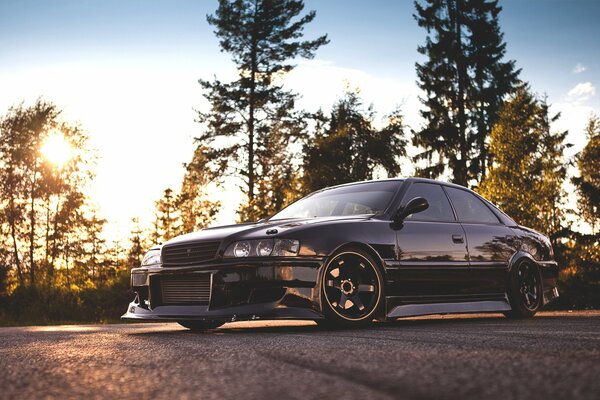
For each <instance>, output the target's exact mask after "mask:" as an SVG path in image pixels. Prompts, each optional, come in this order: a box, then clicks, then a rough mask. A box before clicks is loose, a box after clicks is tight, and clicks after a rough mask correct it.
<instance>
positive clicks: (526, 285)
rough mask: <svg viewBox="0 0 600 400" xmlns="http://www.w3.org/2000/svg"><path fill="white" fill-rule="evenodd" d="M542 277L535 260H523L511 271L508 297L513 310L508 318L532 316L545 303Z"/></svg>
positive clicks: (508, 314)
mask: <svg viewBox="0 0 600 400" xmlns="http://www.w3.org/2000/svg"><path fill="white" fill-rule="evenodd" d="M542 293H543V292H542V277H541V275H540V271H539V269H538V267H537V265H535V264H534V263H533V262H531V261H529V260H523V261H521V262H519V263H518V264H517V265H516V266H515V267H513V268H512V270H511V271H510V276H509V282H508V299H509V301H510V306H511V308H512V310H510V311H507V312H505V313H504V315H506V316H507V317H508V318H531V317H533V316H534V315H535V313H536V312H537V311H538V310H539V309H540V308H541V307H542V305H543V303H542V302H543V295H542Z"/></svg>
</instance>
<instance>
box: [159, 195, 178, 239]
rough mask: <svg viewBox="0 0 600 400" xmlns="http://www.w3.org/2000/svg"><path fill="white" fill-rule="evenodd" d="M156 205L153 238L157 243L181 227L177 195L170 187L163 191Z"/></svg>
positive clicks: (172, 235)
mask: <svg viewBox="0 0 600 400" xmlns="http://www.w3.org/2000/svg"><path fill="white" fill-rule="evenodd" d="M154 204H155V205H156V212H155V216H156V224H155V230H156V232H155V233H154V234H153V238H156V242H157V243H162V242H164V241H167V240H169V239H171V238H173V237H175V236H177V235H179V230H180V227H181V219H180V216H179V212H178V205H177V195H176V194H175V193H174V192H173V190H172V189H171V188H167V189H165V190H164V192H163V196H162V197H161V198H160V199H159V200H157V201H156V202H155V203H154Z"/></svg>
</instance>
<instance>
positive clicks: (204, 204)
mask: <svg viewBox="0 0 600 400" xmlns="http://www.w3.org/2000/svg"><path fill="white" fill-rule="evenodd" d="M208 152H209V150H208V149H207V148H206V147H204V146H198V147H197V148H196V150H195V151H194V155H193V156H192V160H191V162H189V163H188V164H185V169H186V172H185V176H184V177H183V182H182V184H181V191H180V192H179V194H178V195H177V209H178V210H179V216H180V218H181V228H180V231H181V233H189V232H193V231H197V230H199V229H202V228H206V227H207V226H208V225H209V224H210V223H211V222H212V220H213V219H214V217H215V215H216V214H217V212H218V211H219V209H220V208H221V202H219V201H214V200H212V199H211V196H210V193H209V191H208V186H209V185H210V184H211V182H213V181H214V180H215V179H217V177H216V176H215V175H214V174H213V173H212V172H211V171H210V169H209V168H208V166H207V164H208V163H209V160H208V158H207V153H208Z"/></svg>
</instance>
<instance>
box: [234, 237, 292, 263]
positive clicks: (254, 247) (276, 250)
mask: <svg viewBox="0 0 600 400" xmlns="http://www.w3.org/2000/svg"><path fill="white" fill-rule="evenodd" d="M298 250H300V242H299V241H297V240H294V239H275V240H273V239H261V240H243V241H241V242H234V243H232V244H230V245H229V246H228V247H227V250H225V254H224V255H223V257H226V258H227V257H229V258H232V257H236V258H239V257H269V256H273V257H286V256H296V255H298Z"/></svg>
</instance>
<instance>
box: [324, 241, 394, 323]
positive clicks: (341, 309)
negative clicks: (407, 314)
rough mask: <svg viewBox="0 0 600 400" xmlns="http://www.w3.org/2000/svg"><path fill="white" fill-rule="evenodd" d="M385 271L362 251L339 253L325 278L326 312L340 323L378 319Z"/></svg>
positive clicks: (350, 250)
mask: <svg viewBox="0 0 600 400" xmlns="http://www.w3.org/2000/svg"><path fill="white" fill-rule="evenodd" d="M382 282H383V277H382V275H381V271H380V270H379V268H378V267H377V264H376V263H375V261H374V260H373V259H372V257H370V256H369V255H368V254H367V253H365V252H364V251H363V250H360V249H348V250H345V251H342V252H340V253H338V254H336V255H335V256H334V257H333V258H332V259H331V260H330V261H329V263H328V264H327V267H326V268H325V273H324V276H323V283H322V289H323V290H322V292H323V311H324V314H325V316H326V317H327V318H328V319H329V320H331V321H332V322H335V323H337V324H342V325H358V324H362V323H368V322H371V321H372V320H373V319H374V318H375V317H377V311H378V310H379V308H380V306H381V303H382V298H383V296H382V292H383V290H382V286H383V285H382Z"/></svg>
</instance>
